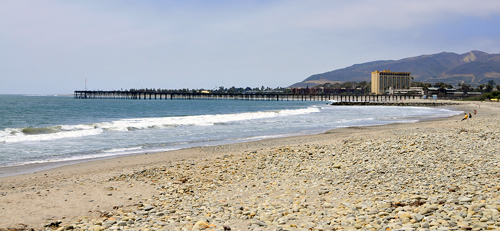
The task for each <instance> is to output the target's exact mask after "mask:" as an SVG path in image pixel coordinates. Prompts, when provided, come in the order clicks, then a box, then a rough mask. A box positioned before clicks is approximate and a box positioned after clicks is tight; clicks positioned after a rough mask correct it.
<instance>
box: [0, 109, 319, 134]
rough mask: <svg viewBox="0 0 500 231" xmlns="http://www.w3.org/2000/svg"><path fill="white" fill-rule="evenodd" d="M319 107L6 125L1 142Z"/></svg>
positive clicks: (199, 122) (272, 114)
mask: <svg viewBox="0 0 500 231" xmlns="http://www.w3.org/2000/svg"><path fill="white" fill-rule="evenodd" d="M319 111H320V108H318V107H308V108H301V109H286V110H277V111H259V112H245V113H234V114H216V115H195V116H175V117H154V118H132V119H120V120H115V121H110V122H101V123H93V124H78V125H57V126H49V127H26V128H7V129H4V130H2V131H0V143H16V142H24V141H47V140H55V139H64V138H76V137H83V136H93V135H99V134H101V133H103V132H129V131H135V130H143V129H161V128H176V127H179V126H214V125H215V126H224V125H228V124H232V123H237V122H239V121H248V120H255V119H265V118H272V117H282V116H293V115H300V114H310V113H315V112H319Z"/></svg>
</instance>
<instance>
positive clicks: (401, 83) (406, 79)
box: [372, 70, 411, 95]
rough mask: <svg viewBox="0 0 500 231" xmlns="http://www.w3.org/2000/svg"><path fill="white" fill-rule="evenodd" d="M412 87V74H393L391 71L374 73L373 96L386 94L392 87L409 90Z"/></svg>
mask: <svg viewBox="0 0 500 231" xmlns="http://www.w3.org/2000/svg"><path fill="white" fill-rule="evenodd" d="M410 86H411V73H410V72H391V71H389V70H383V71H374V72H372V94H376V95H380V94H384V93H386V91H387V90H388V89H389V88H390V87H392V88H394V89H408V88H410Z"/></svg>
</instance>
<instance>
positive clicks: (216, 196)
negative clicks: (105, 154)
mask: <svg viewBox="0 0 500 231" xmlns="http://www.w3.org/2000/svg"><path fill="white" fill-rule="evenodd" d="M456 120H457V119H456V118H455V120H452V119H448V120H441V121H433V122H427V123H426V125H423V124H421V123H416V124H410V125H399V126H392V127H389V128H390V129H389V128H384V126H381V127H372V128H366V129H364V128H358V129H359V131H356V132H353V133H351V134H349V135H345V134H344V135H339V136H338V137H337V138H335V139H319V138H317V139H316V140H315V139H313V138H310V139H308V140H307V142H306V141H304V142H288V143H285V144H282V143H279V142H276V145H274V146H270V147H262V148H258V147H256V146H255V145H253V146H250V147H249V148H247V149H246V150H243V151H241V152H232V151H231V150H229V151H228V150H223V149H224V146H216V147H205V149H212V151H214V152H217V151H218V149H221V150H220V153H221V154H220V155H214V156H207V157H205V156H199V157H195V158H185V159H180V160H175V161H165V162H162V163H158V164H155V165H151V166H144V167H142V168H139V169H135V170H134V171H130V172H128V173H120V174H115V175H114V176H110V177H108V178H106V179H104V180H101V181H100V182H98V183H99V184H100V187H102V188H105V189H106V190H105V191H106V192H107V194H106V195H103V196H104V197H109V198H112V197H116V196H118V195H123V192H127V191H128V190H131V189H140V188H146V187H147V188H152V189H153V191H152V193H151V195H146V194H142V195H141V196H138V195H131V194H129V196H127V197H125V198H121V199H123V200H122V201H126V203H123V204H114V205H113V206H112V208H111V209H108V210H100V209H99V208H97V209H96V210H95V211H94V212H93V213H91V214H86V215H82V216H80V217H77V218H72V219H64V220H63V219H61V220H55V221H51V222H46V224H44V226H46V227H41V228H40V229H43V230H53V229H57V230H93V231H98V230H500V212H499V210H500V155H499V154H500V127H499V125H500V116H498V114H494V113H492V114H489V115H481V116H474V117H473V118H472V119H469V120H467V121H462V122H458V121H456ZM419 124H420V125H419ZM334 135H335V134H334ZM334 135H331V134H330V136H334ZM74 183H75V184H77V182H76V181H75V182H74ZM7 187H10V185H1V186H0V202H2V201H1V200H2V197H8V196H9V191H7V190H6V188H7ZM2 193H4V194H5V195H2ZM12 193H14V192H12ZM120 197H123V196H120ZM91 202H92V201H89V202H88V203H91ZM4 206H5V205H2V207H4ZM5 209H6V208H3V210H0V211H2V212H3V211H5ZM7 209H8V208H7ZM40 209H41V208H40ZM75 209H78V208H75ZM82 213H83V212H82ZM0 217H1V216H0ZM0 228H9V227H3V226H0ZM11 228H12V227H11ZM18 228H30V226H21V227H18Z"/></svg>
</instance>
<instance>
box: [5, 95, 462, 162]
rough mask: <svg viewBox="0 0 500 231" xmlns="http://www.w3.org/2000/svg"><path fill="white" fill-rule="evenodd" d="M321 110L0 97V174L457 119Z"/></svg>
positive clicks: (285, 104)
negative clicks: (358, 128)
mask: <svg viewBox="0 0 500 231" xmlns="http://www.w3.org/2000/svg"><path fill="white" fill-rule="evenodd" d="M326 103H327V102H310V101H307V102H304V101H240V100H116V99H115V100H113V99H109V100H104V99H95V100H82V99H73V98H72V97H56V96H14V95H0V167H7V166H19V165H26V164H32V163H51V162H61V161H71V160H85V159H91V158H98V157H111V156H118V155H127V154H136V153H146V152H159V151H168V150H175V149H181V148H187V147H194V146H203V145H217V144H227V143H234V142H246V141H250V140H259V139H264V138H271V137H281V136H292V135H301V134H313V133H320V132H324V131H326V130H329V129H335V128H341V127H349V126H368V125H381V124H389V123H412V122H416V121H418V120H422V119H430V118H436V117H447V116H452V115H456V114H459V113H460V112H456V111H451V110H447V109H437V108H424V107H389V106H388V107H385V106H371V107H370V106H330V105H327V104H326Z"/></svg>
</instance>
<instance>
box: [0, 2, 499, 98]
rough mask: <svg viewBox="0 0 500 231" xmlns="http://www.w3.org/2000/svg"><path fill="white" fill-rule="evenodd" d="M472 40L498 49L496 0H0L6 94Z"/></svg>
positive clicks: (267, 78)
mask: <svg viewBox="0 0 500 231" xmlns="http://www.w3.org/2000/svg"><path fill="white" fill-rule="evenodd" d="M472 50H479V51H483V52H487V53H490V54H498V53H500V1H498V0H481V1H475V0H474V1H473V0H470V1H465V0H405V1H400V0H376V1H375V0H359V1H352V0H346V1H343V0H339V1H336V0H308V1H295V0H283V1H281V0H276V1H273V0H267V1H264V0H241V1H225V0H221V1H219V0H205V1H202V0H198V1H192V0H179V1H169V0H140V1H139V0H136V1H131V0H106V1H102V0H85V1H75V0H0V94H71V93H73V91H75V90H84V89H85V87H87V89H88V90H120V89H124V90H125V89H131V88H136V89H139V88H155V89H157V88H161V89H182V88H189V89H201V88H203V89H215V88H219V87H220V86H223V87H226V88H230V87H232V86H235V87H244V88H245V87H252V88H254V87H261V86H265V87H271V88H275V87H288V86H290V85H292V84H294V83H296V82H300V81H303V80H304V79H306V78H307V77H309V76H311V75H313V74H318V73H324V72H328V71H332V70H336V69H340V68H345V67H348V66H351V65H354V64H359V63H365V62H370V61H376V60H398V59H403V58H407V57H413V56H419V55H423V54H435V53H440V52H444V51H445V52H454V53H458V54H463V53H467V52H469V51H472ZM368 79H369V76H367V80H368Z"/></svg>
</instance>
